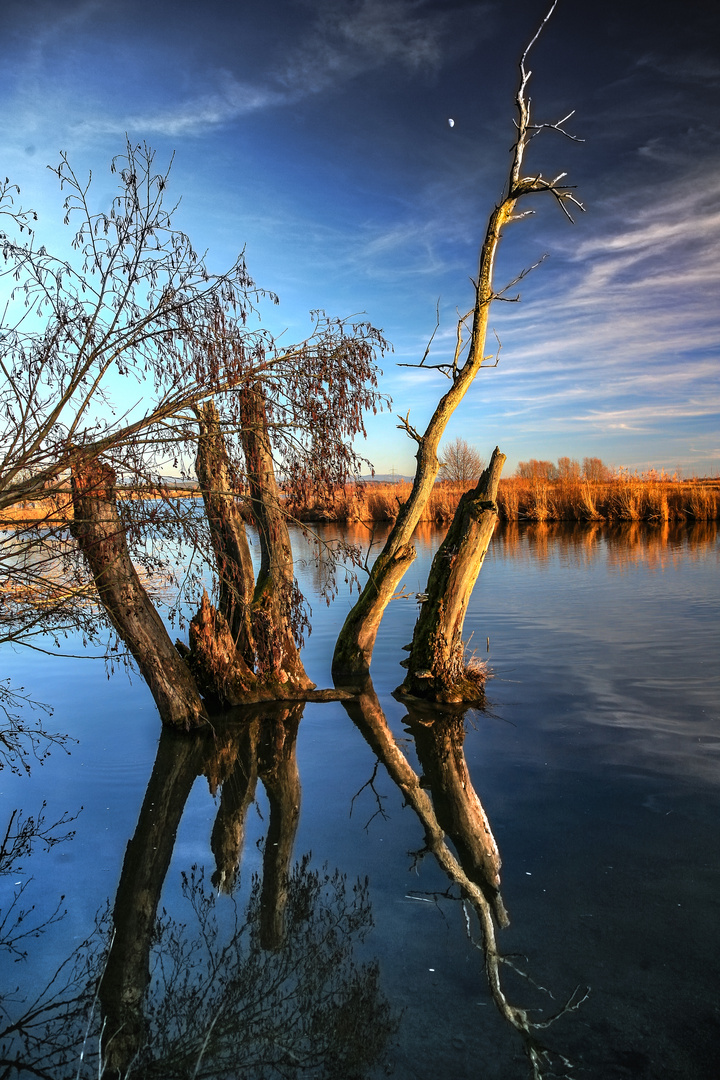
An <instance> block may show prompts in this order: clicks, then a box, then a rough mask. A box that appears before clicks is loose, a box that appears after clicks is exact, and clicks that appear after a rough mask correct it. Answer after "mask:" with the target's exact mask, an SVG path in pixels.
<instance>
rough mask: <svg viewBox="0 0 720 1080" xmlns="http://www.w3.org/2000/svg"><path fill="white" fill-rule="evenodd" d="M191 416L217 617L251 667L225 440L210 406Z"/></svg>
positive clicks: (244, 555)
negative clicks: (212, 559)
mask: <svg viewBox="0 0 720 1080" xmlns="http://www.w3.org/2000/svg"><path fill="white" fill-rule="evenodd" d="M195 412H196V415H197V417H198V422H199V425H200V437H199V439H198V448H197V458H196V460H195V471H196V473H197V476H198V479H199V481H200V487H201V490H202V496H203V501H204V503H205V512H206V515H207V519H208V523H209V525H210V536H211V538H212V545H213V550H214V552H215V561H216V563H217V571H218V577H219V579H220V596H219V600H218V612H219V614H220V615H222V616H223V618H224V619H225V621H226V622H227V624H228V626H229V628H230V633H231V635H232V638H233V641H234V642H235V645H236V646H237V649H238V651H239V652H240V655H241V656H242V657H243V659H244V660H245V662H246V663H247V664H248V665H250V666H251V667H252V665H253V662H254V650H253V646H252V631H251V629H250V605H251V603H252V596H253V588H254V584H255V574H254V571H253V565H252V559H251V557H250V547H249V545H248V540H247V534H246V532H245V523H244V522H243V520H242V517H241V516H240V511H239V510H238V507H237V503H236V501H235V492H234V490H233V484H232V483H231V480H230V470H229V464H228V455H227V449H226V446H225V439H224V437H223V433H222V430H221V428H220V417H219V415H218V411H217V409H216V408H215V403H214V402H212V401H208V402H206V403H205V404H204V405H202V406H200V407H199V408H198V409H196V410H195Z"/></svg>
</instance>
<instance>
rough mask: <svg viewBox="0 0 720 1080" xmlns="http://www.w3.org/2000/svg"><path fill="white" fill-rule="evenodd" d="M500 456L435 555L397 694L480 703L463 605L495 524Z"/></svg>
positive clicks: (480, 677)
mask: <svg viewBox="0 0 720 1080" xmlns="http://www.w3.org/2000/svg"><path fill="white" fill-rule="evenodd" d="M504 463H505V455H504V454H501V453H500V451H499V450H498V448H497V447H495V450H494V451H493V455H492V458H491V460H490V464H489V465H488V467H487V469H485V471H484V472H483V474H482V476H481V477H480V479H479V481H478V484H477V487H476V488H474V489H473V490H472V491H467V492H465V494H464V495H463V497H462V498H461V500H460V502H459V503H458V507H457V510H456V511H455V516H454V517H453V520H452V523H451V525H450V528H449V529H448V532H447V535H446V537H445V539H444V540H443V542H442V544H441V545H440V547H439V548H438V551H437V552H436V554H435V558H434V559H433V562H432V567H431V569H430V575H429V577H428V584H427V590H426V599H425V601H424V603H423V604H422V607H421V609H420V615H419V616H418V620H417V622H416V624H415V631H414V633H413V640H412V647H411V650H410V658H409V661H408V662H407V664H408V674H407V676H406V678H405V681H404V683H403V684H402V686H401V687H400V688H399V693H401V694H403V695H411V696H413V697H419V698H424V699H426V700H431V701H438V702H448V703H453V702H463V701H465V702H468V701H482V700H484V682H485V676H484V672H483V669H482V667H481V666H479V665H473V664H472V663H471V664H467V663H466V661H465V647H464V644H463V640H462V631H463V624H464V622H465V614H466V612H467V605H468V601H469V600H470V596H471V594H472V591H473V587H474V585H475V582H476V581H477V577H478V574H479V573H480V570H481V567H482V564H483V560H484V558H485V554H486V552H487V549H488V546H489V544H490V540H491V538H492V534H493V530H494V529H495V525H496V523H497V519H498V510H497V503H496V499H497V489H498V483H499V481H500V474H501V472H502V467H503V465H504Z"/></svg>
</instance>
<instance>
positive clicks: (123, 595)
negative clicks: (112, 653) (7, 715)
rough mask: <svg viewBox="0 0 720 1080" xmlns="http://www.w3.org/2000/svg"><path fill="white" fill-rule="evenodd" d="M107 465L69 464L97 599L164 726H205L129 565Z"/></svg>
mask: <svg viewBox="0 0 720 1080" xmlns="http://www.w3.org/2000/svg"><path fill="white" fill-rule="evenodd" d="M115 479H116V478H115V473H114V472H113V470H112V469H111V468H110V466H109V465H106V464H104V463H103V462H100V461H97V460H87V459H83V458H82V457H81V456H80V455H77V456H76V457H75V459H74V461H73V463H72V497H73V513H74V521H73V523H72V525H71V531H72V534H73V536H74V537H75V539H76V540H77V542H78V545H79V547H80V550H81V551H82V553H83V555H84V557H85V560H86V562H87V564H88V566H89V568H90V571H91V573H92V576H93V579H94V581H95V586H96V588H97V592H98V598H99V600H100V603H101V604H102V606H103V608H104V609H105V612H106V614H107V616H108V618H109V620H110V622H111V623H112V625H113V626H114V627H115V629H116V630H117V632H118V634H119V636H120V637H121V638H122V640H123V641H124V642H125V644H126V645H127V647H128V648H129V650H130V652H131V653H132V655H133V657H134V659H135V662H136V663H137V665H138V668H139V669H140V672H141V674H142V676H143V678H144V679H145V681H146V682H147V684H148V686H149V687H150V691H151V693H152V696H153V698H154V699H155V704H156V705H157V707H158V711H159V713H160V718H161V720H162V722H163V723H164V724H169V725H170V726H172V727H176V728H184V729H185V730H189V729H190V728H193V727H198V726H199V725H201V724H203V723H204V722H205V720H206V713H205V707H204V705H203V702H202V698H201V697H200V692H199V690H198V687H197V685H196V683H195V680H194V678H193V677H192V675H191V673H190V671H189V669H188V667H187V666H186V664H185V663H184V662H183V660H182V659H181V657H180V655H179V654H178V652H177V650H176V649H175V647H174V646H173V644H172V642H171V640H170V637H169V636H168V633H167V630H166V629H165V626H164V624H163V621H162V619H161V618H160V616H159V615H158V613H157V611H156V610H155V607H154V606H153V604H152V601H151V600H150V598H149V596H148V594H147V592H146V591H145V589H144V588H143V586H142V584H141V583H140V579H139V578H138V575H137V572H136V570H135V567H134V566H133V564H132V560H131V559H130V553H129V551H128V546H127V539H126V536H125V529H124V527H123V524H122V522H121V521H120V517H119V515H118V512H117V505H116V501H115Z"/></svg>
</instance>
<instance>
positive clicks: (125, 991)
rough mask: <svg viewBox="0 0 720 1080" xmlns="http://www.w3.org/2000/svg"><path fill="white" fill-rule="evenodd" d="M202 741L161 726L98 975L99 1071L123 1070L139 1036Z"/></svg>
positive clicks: (124, 1072)
mask: <svg viewBox="0 0 720 1080" xmlns="http://www.w3.org/2000/svg"><path fill="white" fill-rule="evenodd" d="M206 746H207V742H206V740H205V738H204V736H202V735H200V736H196V737H194V738H188V737H187V736H185V737H181V736H180V735H179V734H176V733H175V732H172V731H169V730H164V731H163V732H162V734H161V736H160V744H159V746H158V752H157V757H156V759H155V765H154V768H153V772H152V776H151V777H150V783H149V784H148V788H147V792H146V794H145V800H144V802H143V805H142V809H141V811H140V817H139V819H138V823H137V827H136V829H135V835H134V836H133V838H132V840H131V841H130V843H129V844H128V847H127V851H126V853H125V860H124V862H123V869H122V874H121V877H120V885H119V886H118V891H117V896H116V899H115V908H114V912H113V922H114V926H115V933H114V936H113V942H112V947H111V949H110V953H109V956H108V961H107V965H106V968H105V972H104V974H103V977H102V981H101V983H100V990H99V995H100V1002H101V1005H102V1009H103V1014H104V1021H105V1022H104V1028H103V1046H102V1050H103V1059H104V1062H105V1065H106V1070H107V1071H106V1072H105V1075H106V1076H118V1077H122V1076H125V1075H127V1073H128V1070H129V1067H130V1064H131V1062H132V1060H133V1058H134V1056H135V1055H136V1054H137V1052H138V1051H139V1050H140V1048H141V1047H142V1045H143V1043H144V1036H145V1028H146V1025H145V1019H144V1011H143V1003H144V1002H143V999H144V996H145V991H146V989H147V985H148V982H149V981H150V970H149V963H150V961H149V957H150V947H151V944H152V940H153V936H154V933H155V920H156V915H157V908H158V904H159V902H160V894H161V892H162V887H163V882H164V881H165V876H166V874H167V871H168V867H169V866H170V859H171V858H172V852H173V846H174V844H175V836H176V834H177V829H178V825H179V824H180V818H181V817H182V813H183V810H184V808H185V803H186V801H187V798H188V796H189V794H190V790H191V788H192V786H193V783H194V781H195V777H196V776H197V774H198V772H199V769H200V766H201V763H202V756H203V751H204V749H205V747H206Z"/></svg>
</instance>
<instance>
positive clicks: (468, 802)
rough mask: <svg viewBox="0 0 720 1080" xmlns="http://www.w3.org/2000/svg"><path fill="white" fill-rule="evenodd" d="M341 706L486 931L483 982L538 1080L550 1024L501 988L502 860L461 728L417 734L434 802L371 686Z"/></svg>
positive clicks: (577, 1000)
mask: <svg viewBox="0 0 720 1080" xmlns="http://www.w3.org/2000/svg"><path fill="white" fill-rule="evenodd" d="M343 705H344V708H345V709H346V710H347V712H348V714H349V715H350V717H351V718H352V720H353V721H354V722H355V724H356V726H357V727H358V728H359V729H360V731H361V733H362V734H363V736H364V737H365V739H366V740H367V742H368V743H369V745H370V746H371V747H372V749H373V750H374V752H375V753H376V754H377V756H378V758H379V760H380V761H381V762H382V763H383V765H384V766H385V768H386V769H387V771H388V773H389V775H390V777H391V778H392V780H394V781H395V783H396V784H397V785H398V787H399V788H400V790H401V791H402V793H403V795H404V796H405V801H406V802H407V803H409V804H410V806H412V808H413V810H414V811H415V813H416V814H417V815H418V817H419V819H420V821H421V823H422V825H423V828H424V831H425V842H426V847H427V850H428V851H430V852H432V854H433V855H434V856H435V858H436V859H437V862H438V865H439V866H440V867H441V869H442V870H443V871H444V872H445V873H446V874H447V876H448V877H449V878H450V880H451V881H452V882H454V883H455V884H456V885H457V886H458V887H459V889H460V891H461V893H462V896H463V898H464V900H465V901H467V904H468V906H467V908H466V910H465V918H466V921H467V926H468V931H469V929H470V921H469V908H470V907H471V908H472V909H473V910H474V912H475V914H476V916H477V919H478V922H479V923H480V927H481V930H482V951H483V955H484V960H485V963H484V967H485V975H486V977H487V980H488V986H489V988H490V993H491V995H492V998H493V1001H494V1002H495V1004H496V1006H497V1008H498V1010H499V1011H500V1013H501V1015H502V1016H503V1017H504V1019H505V1020H506V1021H507V1022H508V1023H509V1024H510V1025H511V1026H512V1027H513V1028H514V1029H515V1030H516V1031H517V1032H518V1033H519V1034H520V1036H521V1038H522V1039H523V1042H524V1044H525V1050H526V1053H527V1054H528V1056H529V1058H530V1060H531V1062H532V1066H533V1076H536V1077H540V1075H541V1071H542V1065H543V1063H546V1062H547V1061H549V1057H550V1055H549V1053H547V1052H546V1051H545V1048H544V1047H542V1046H541V1044H540V1043H539V1042H538V1039H537V1036H536V1034H535V1031H536V1029H539V1028H544V1027H547V1026H548V1025H549V1023H552V1019H550V1020H541V1021H538V1022H534V1021H531V1020H529V1019H528V1014H527V1010H525V1009H523V1008H519V1007H518V1006H516V1005H513V1004H511V1002H510V1001H508V998H507V996H506V994H505V991H504V989H503V986H502V980H501V974H500V973H501V968H502V964H503V957H502V956H501V954H500V951H499V949H498V944H497V935H496V923H497V924H498V925H499V926H501V927H504V926H507V925H508V923H509V920H508V917H507V913H506V911H505V907H504V905H503V902H502V899H501V897H500V893H499V892H498V891H497V885H498V881H499V878H498V869H499V865H500V859H499V856H498V853H497V847H496V845H495V841H494V839H493V837H492V833H491V832H490V827H489V825H488V823H487V818H486V817H485V814H484V812H483V810H482V807H481V806H480V803H479V801H477V796H476V795H475V792H474V791H473V790H472V787H471V786H470V784H469V778H467V779H466V777H467V766H466V765H465V762H464V758H463V755H462V739H461V738H459V737H458V734H459V733H458V730H457V728H455V729H454V730H453V729H452V728H451V727H448V728H446V729H445V730H443V729H442V728H441V729H440V730H439V731H438V732H437V734H435V733H432V732H429V733H428V734H427V737H425V736H423V735H422V734H421V735H420V740H419V742H418V755H419V757H420V758H421V760H422V763H423V768H424V769H425V770H426V779H427V781H428V782H429V783H430V786H431V789H432V793H433V802H431V801H430V799H429V798H428V796H427V794H426V792H425V791H424V790H423V789H422V787H421V781H420V778H419V777H418V776H417V774H416V773H415V771H414V770H413V769H412V767H411V765H410V764H409V762H408V760H407V758H405V756H404V755H403V753H402V751H401V750H400V748H399V747H398V745H397V742H396V741H395V738H394V736H393V734H392V732H391V731H390V728H389V727H388V723H387V720H386V719H385V716H384V714H383V711H382V707H381V705H380V702H379V701H378V698H377V696H376V694H375V691H374V689H373V687H372V683H371V682H370V680H369V679H368V680H367V681H366V683H365V685H364V687H363V690H362V692H361V693H360V694H359V696H358V697H357V698H355V699H354V700H351V701H345V702H343ZM416 719H417V720H418V723H414V724H413V729H414V730H415V731H416V732H417V729H418V728H419V727H420V726H421V725H422V721H421V720H419V718H416ZM436 799H437V802H436V801H435V800H436ZM463 804H465V805H463ZM436 808H437V815H436ZM439 818H441V819H442V820H443V823H444V825H445V826H446V827H447V829H448V833H449V834H450V835H451V837H452V839H453V841H454V842H455V844H456V847H457V848H458V850H459V851H460V852H461V860H462V865H461V863H460V862H458V860H457V859H456V858H455V856H454V855H453V853H452V852H451V851H450V849H449V847H448V845H447V844H446V843H445V838H444V835H443V829H442V828H441V825H440V822H439V820H438V819H439ZM451 826H452V831H451ZM586 996H587V995H586ZM581 1000H584V998H578V997H577V992H575V993H573V994H572V995H571V997H570V999H569V1001H568V1002H567V1004H566V1005H565V1006H564V1008H562V1009H561V1010H560V1011H559V1013H558V1014H557V1015H558V1016H561V1015H562V1014H563V1013H565V1012H569V1011H572V1010H573V1009H575V1008H577V1006H578V1004H580V1001H581ZM563 1060H565V1059H563ZM565 1064H566V1065H569V1062H567V1061H566V1060H565Z"/></svg>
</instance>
